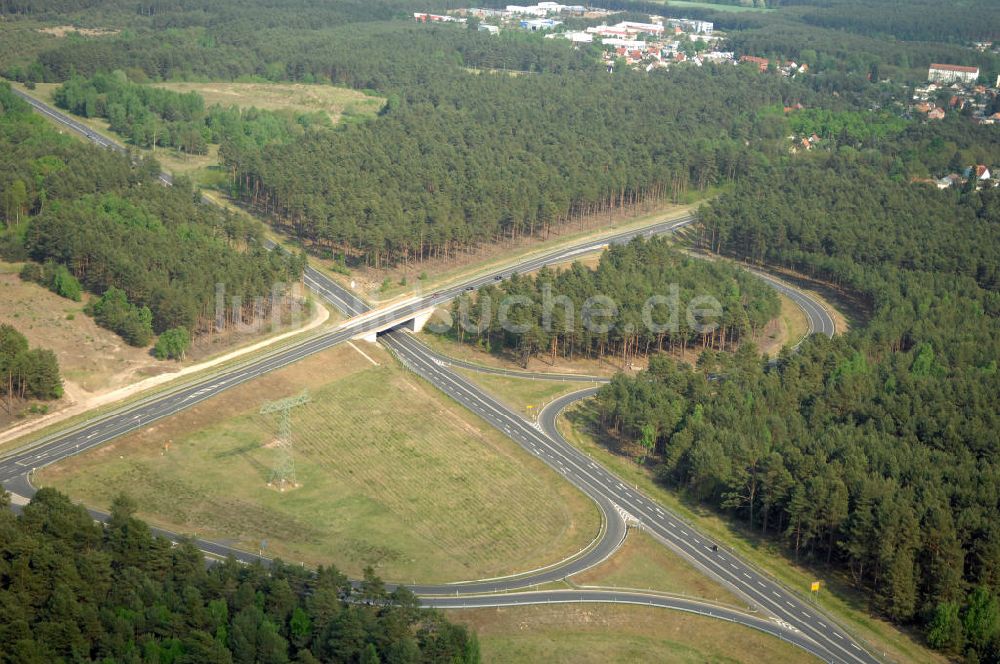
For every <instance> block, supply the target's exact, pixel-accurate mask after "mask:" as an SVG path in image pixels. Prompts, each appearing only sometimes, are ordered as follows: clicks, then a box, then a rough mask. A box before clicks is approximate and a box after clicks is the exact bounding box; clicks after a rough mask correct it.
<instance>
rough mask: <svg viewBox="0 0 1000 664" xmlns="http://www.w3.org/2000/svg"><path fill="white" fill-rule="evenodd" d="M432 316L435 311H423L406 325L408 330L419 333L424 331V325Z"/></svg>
mask: <svg viewBox="0 0 1000 664" xmlns="http://www.w3.org/2000/svg"><path fill="white" fill-rule="evenodd" d="M432 315H434V310H433V309H429V310H427V311H421V312H420V313H419V314H417V315H416V316H414V317H413V320H410V321H408V322H407V323H406V329H408V330H409V331H410V332H419V331H420V330H422V329H424V325H426V324H427V321H429V320H430V319H431V316H432Z"/></svg>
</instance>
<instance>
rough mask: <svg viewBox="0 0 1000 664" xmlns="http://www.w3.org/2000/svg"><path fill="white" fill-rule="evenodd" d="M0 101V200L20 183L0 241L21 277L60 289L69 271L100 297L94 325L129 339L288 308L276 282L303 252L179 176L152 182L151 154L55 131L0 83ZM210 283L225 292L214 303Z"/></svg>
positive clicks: (204, 328)
mask: <svg viewBox="0 0 1000 664" xmlns="http://www.w3.org/2000/svg"><path fill="white" fill-rule="evenodd" d="M0 108H4V109H7V110H5V112H4V113H3V115H0V198H2V195H3V193H4V192H5V191H7V190H8V188H12V187H14V186H16V184H15V183H17V182H20V183H21V184H22V185H23V186H24V190H25V198H24V205H23V209H24V210H25V215H24V217H23V218H22V219H21V221H20V223H19V224H17V225H16V226H13V227H12V228H11V229H10V230H9V231H7V232H6V233H4V234H3V237H2V243H0V247H2V249H3V253H4V255H5V257H6V258H7V259H8V260H25V259H31V260H34V261H36V262H38V263H41V264H42V266H41V267H39V268H37V269H36V268H31V267H29V268H26V276H28V277H29V278H37V279H38V280H41V281H43V282H44V281H48V282H49V283H50V284H54V285H55V287H56V288H57V289H63V290H64V292H63V294H65V295H67V296H69V297H73V295H74V293H73V292H72V288H71V286H72V284H73V283H74V282H73V281H69V280H68V277H72V279H73V280H74V281H78V282H79V284H81V285H82V287H83V288H84V289H86V290H87V291H89V292H91V293H93V294H95V295H99V296H102V297H101V299H100V300H98V301H97V302H96V303H94V304H93V305H92V306H91V307H90V309H91V311H93V312H94V314H95V315H96V316H97V318H98V319H99V321H104V323H105V324H107V325H108V326H109V327H111V328H112V329H115V330H116V331H119V332H123V333H124V335H125V337H126V339H127V340H129V341H130V343H135V344H136V345H145V344H147V343H148V342H149V341H150V339H151V335H152V334H154V333H155V334H159V333H162V332H164V331H166V330H169V329H176V328H185V329H186V330H188V331H189V333H190V334H191V335H197V334H207V333H214V332H218V331H221V330H225V329H230V328H233V327H235V326H236V325H238V324H240V323H244V322H249V321H252V320H263V319H266V318H268V317H270V316H271V315H272V313H273V312H272V309H273V308H274V307H278V308H279V309H281V310H283V309H286V308H288V307H290V306H292V302H291V300H290V299H289V298H288V296H287V286H289V285H290V284H291V283H293V282H295V281H297V280H298V279H299V278H300V276H301V273H302V270H303V267H304V258H303V257H302V256H296V255H290V254H285V253H282V252H269V251H267V250H266V249H265V248H264V247H263V245H262V241H261V229H260V226H259V223H258V222H255V221H248V220H245V219H243V218H240V217H237V216H235V215H232V214H230V213H226V212H224V211H221V210H219V209H217V208H214V207H211V206H208V205H206V204H203V203H201V202H200V200H199V199H198V197H197V196H196V195H195V194H194V192H193V191H192V189H191V186H190V184H189V183H185V182H184V181H183V180H181V179H178V181H177V182H175V186H173V187H164V186H160V185H159V184H158V183H157V180H156V176H157V174H158V172H159V167H158V166H157V164H156V163H155V161H152V160H135V161H133V160H132V159H131V158H129V157H128V156H125V155H119V154H115V153H112V152H108V151H104V150H101V149H99V148H97V147H94V146H91V145H86V144H82V143H80V142H79V141H76V140H74V139H72V138H70V137H67V136H62V135H60V134H59V133H58V132H57V131H56V130H55V129H52V128H51V127H50V126H49V125H48V124H46V123H45V122H44V121H43V120H42V119H41V118H37V117H34V116H33V115H32V114H31V111H30V109H29V108H28V107H27V105H26V104H23V103H21V102H20V101H19V100H17V99H16V98H15V97H14V96H13V95H12V94H11V93H10V91H9V88H8V87H6V86H0ZM60 266H61V267H60ZM65 271H68V276H67V275H66V272H65ZM67 284H68V285H67ZM217 284H222V285H223V286H224V289H225V293H226V296H227V298H230V299H227V300H226V303H225V307H224V311H220V310H219V309H220V307H218V305H219V304H220V303H219V302H217V297H216V294H217ZM282 285H284V287H282ZM67 289H68V290H67ZM111 289H117V290H111ZM276 289H277V290H276ZM109 291H110V294H109ZM232 297H238V298H240V299H239V300H238V302H237V303H236V306H233V302H232V300H231V298H232ZM123 298H124V301H123ZM105 305H107V306H105ZM146 312H148V315H147V313H146ZM220 314H221V315H220ZM126 330H127V331H126Z"/></svg>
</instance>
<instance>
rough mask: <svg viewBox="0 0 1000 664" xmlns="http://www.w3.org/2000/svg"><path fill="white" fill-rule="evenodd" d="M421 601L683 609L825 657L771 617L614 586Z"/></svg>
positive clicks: (466, 605)
mask: <svg viewBox="0 0 1000 664" xmlns="http://www.w3.org/2000/svg"><path fill="white" fill-rule="evenodd" d="M421 601H422V603H423V604H424V605H425V606H430V607H434V608H438V609H485V608H498V607H512V606H534V605H551V604H566V603H574V604H579V603H587V604H633V605H636V606H649V607H657V608H662V609H672V610H674V611H684V612H686V613H693V614H696V615H700V616H706V617H709V618H716V619H719V620H726V621H729V622H732V623H738V624H740V625H744V626H745V627H750V628H751V629H756V630H759V631H761V632H764V633H766V634H770V635H771V636H775V637H777V638H779V639H781V640H782V641H787V642H788V643H791V644H793V645H796V646H798V647H799V648H802V649H803V650H805V651H807V652H809V653H812V654H813V655H815V656H816V657H819V658H820V659H826V658H827V653H826V652H825V651H824V650H823V649H822V648H820V647H818V646H817V645H816V644H815V643H814V642H813V641H812V640H811V639H808V638H806V637H804V636H802V635H801V634H798V633H796V632H793V631H790V630H788V629H786V628H784V627H782V626H781V625H780V624H778V623H776V622H774V621H771V620H767V619H764V618H758V617H755V616H751V615H747V614H746V613H743V612H741V611H735V610H732V609H726V608H725V607H720V606H716V605H713V604H706V603H703V602H698V601H696V600H687V599H682V598H676V597H667V596H664V595H651V594H648V593H633V592H626V591H618V590H547V591H545V590H542V591H536V592H530V593H510V594H505V595H490V596H486V597H429V598H422V599H421Z"/></svg>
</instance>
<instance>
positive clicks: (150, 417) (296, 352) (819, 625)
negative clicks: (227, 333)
mask: <svg viewBox="0 0 1000 664" xmlns="http://www.w3.org/2000/svg"><path fill="white" fill-rule="evenodd" d="M21 96H22V97H23V98H25V99H26V101H28V103H30V104H32V106H33V107H35V108H36V109H37V110H38V111H39V112H42V113H44V114H46V115H48V116H49V117H52V118H53V119H54V120H56V121H57V122H60V123H62V124H64V125H66V126H67V127H69V128H71V129H73V130H74V131H78V132H80V133H82V134H84V135H85V136H87V137H88V138H90V139H91V140H94V141H95V142H97V143H99V144H101V145H106V146H108V147H111V148H113V149H121V148H120V147H118V146H116V145H114V144H111V143H110V142H109V141H107V139H104V138H103V137H101V136H100V135H98V134H96V133H95V132H93V131H92V130H90V129H89V128H88V127H86V126H84V125H81V124H80V123H77V122H76V121H75V120H72V119H71V118H68V117H66V116H65V115H63V114H60V113H58V112H56V111H53V110H52V109H50V108H48V107H46V106H45V105H44V104H40V103H38V102H37V101H35V100H33V99H31V98H30V97H27V96H25V95H21ZM164 182H165V183H167V184H169V179H164ZM692 222H693V219H692V218H691V217H686V218H683V219H677V220H672V221H667V222H662V223H660V224H656V225H654V226H651V227H647V228H644V229H642V230H640V231H626V232H621V233H617V234H614V235H613V236H611V237H610V238H607V239H604V240H600V241H594V242H585V243H582V244H580V245H578V246H575V247H571V248H569V249H561V250H556V251H553V252H549V253H547V254H545V255H542V256H539V257H535V258H531V259H528V260H525V261H524V262H522V263H520V264H519V265H517V267H516V268H515V269H516V271H518V272H530V271H532V270H535V269H538V268H540V267H542V266H544V265H550V264H553V263H559V262H563V261H565V260H568V259H570V258H572V257H573V256H575V255H579V254H583V253H587V252H589V251H593V250H597V249H600V248H602V247H604V246H605V245H607V244H608V243H614V242H627V241H628V240H630V239H631V238H632V237H635V236H636V235H644V236H650V235H654V234H660V233H665V232H670V231H673V230H676V229H678V228H681V227H683V226H686V225H688V224H691V223H692ZM512 271H513V270H512V269H511V268H508V269H506V270H503V271H498V272H495V273H491V274H486V275H483V276H481V277H478V278H476V279H474V280H472V281H470V282H467V283H464V284H461V285H458V286H455V287H452V288H448V289H444V290H442V291H440V292H438V293H435V294H433V295H431V296H429V297H424V298H420V299H418V300H416V301H415V302H411V303H407V304H404V305H402V306H400V307H396V308H395V309H393V310H391V311H388V312H380V313H369V314H368V315H365V314H366V312H368V307H367V305H366V304H365V303H364V302H363V301H361V300H360V299H359V298H357V297H356V296H354V295H353V294H350V293H348V292H347V291H346V290H345V289H343V288H341V287H340V286H339V285H338V284H336V282H334V281H333V280H332V279H329V278H327V277H326V276H325V275H323V274H322V273H320V272H318V271H316V270H314V269H312V268H309V269H308V270H307V273H306V275H305V279H306V283H307V284H308V285H309V286H310V287H311V288H313V289H314V290H316V292H318V293H319V294H320V295H322V296H323V297H324V298H326V299H328V300H329V301H330V302H331V303H332V304H334V305H335V306H337V307H338V308H341V309H342V310H344V311H345V312H346V313H348V314H351V315H353V316H356V317H359V318H357V320H353V321H348V322H347V323H345V324H343V325H341V326H340V327H338V328H337V329H335V330H334V331H332V332H329V333H325V334H323V335H320V336H317V337H314V338H311V339H307V340H305V341H302V342H299V343H296V344H294V345H292V346H290V347H286V348H283V349H279V350H277V351H274V352H272V353H269V354H266V355H265V356H263V357H258V358H254V359H251V360H248V361H246V362H244V363H242V364H239V365H236V366H234V367H231V368H227V369H225V370H223V371H221V372H219V373H218V374H216V375H214V376H211V377H208V378H205V379H203V380H200V381H197V382H195V383H193V384H189V385H185V386H181V387H178V388H175V389H173V390H170V391H168V392H165V393H163V394H160V395H156V396H153V397H150V398H148V399H144V400H141V401H139V402H137V403H135V404H133V405H130V406H127V407H125V408H122V409H120V410H118V411H115V412H113V413H111V414H109V415H106V416H104V417H99V418H96V419H95V420H93V421H90V422H86V423H83V424H81V425H78V426H76V427H73V428H71V429H70V430H68V431H65V432H60V433H57V434H53V435H51V436H49V437H47V438H44V439H42V440H41V441H40V442H39V443H38V444H35V445H33V446H32V447H31V448H30V449H28V450H22V451H19V452H15V453H14V454H11V455H8V456H6V457H4V458H3V459H2V460H0V484H3V485H5V486H7V487H8V488H10V489H11V490H13V491H14V492H15V493H19V494H20V495H23V496H30V495H31V493H32V491H33V490H32V489H31V487H30V484H29V483H28V482H27V479H26V477H27V473H29V472H30V471H31V469H33V468H36V467H40V466H44V465H47V464H50V463H54V462H56V461H58V460H60V459H63V458H66V457H68V456H71V455H73V454H77V453H79V452H82V451H84V450H86V449H89V448H92V447H96V446H98V445H101V444H103V443H105V442H107V441H109V440H111V439H113V438H116V437H118V436H120V435H122V434H124V433H127V432H129V431H132V430H134V429H138V428H140V427H143V426H146V425H147V424H149V423H150V422H152V421H155V420H157V419H160V418H162V417H166V416H168V415H171V414H173V413H176V412H178V411H180V410H183V409H184V408H187V407H189V406H191V405H194V404H196V403H199V402H201V401H203V400H205V399H208V398H210V397H212V396H214V395H215V394H218V393H220V392H222V391H223V390H226V389H229V388H230V387H233V386H235V385H239V384H241V383H244V382H246V381H249V380H252V379H254V378H256V377H257V376H260V375H262V374H264V373H267V372H269V371H273V370H275V369H278V368H280V367H283V366H287V365H288V364H291V363H293V362H296V361H298V360H300V359H302V358H304V357H306V356H308V355H311V354H313V353H316V352H319V351H321V350H324V349H326V348H330V347H332V346H335V345H337V344H339V343H341V342H343V341H346V340H347V339H350V338H353V337H355V336H357V335H359V334H361V333H363V332H370V331H372V330H377V329H379V328H381V327H383V326H384V325H386V324H389V323H391V322H393V321H396V320H399V319H400V318H403V317H405V316H406V315H409V314H413V313H416V312H419V311H423V310H426V309H427V308H428V307H429V306H431V305H440V304H443V303H445V302H447V301H449V300H451V299H452V298H454V297H455V296H457V295H459V294H460V293H462V292H463V291H465V290H466V289H467V288H469V287H472V288H476V287H479V286H481V285H484V284H487V283H490V282H492V281H494V280H495V279H496V277H500V278H503V277H507V276H509V275H510V274H511V272H512ZM763 278H765V279H766V280H767V281H768V283H770V284H771V285H773V286H774V287H775V288H777V289H778V290H781V291H782V292H784V293H785V294H786V295H788V296H789V297H791V298H792V299H793V300H794V301H796V302H797V303H798V304H799V305H800V306H802V307H803V309H804V310H805V311H806V312H807V317H808V318H809V325H810V331H811V332H813V333H816V332H819V333H824V334H833V332H834V324H833V320H832V318H831V317H830V316H829V314H828V313H827V312H826V311H825V310H824V309H823V308H822V306H820V305H819V304H818V303H816V302H815V301H813V300H812V299H811V298H809V297H808V296H806V295H805V294H802V293H801V292H799V291H797V290H795V289H793V288H790V287H788V286H786V285H784V284H782V283H780V282H777V281H776V280H774V279H773V278H771V277H769V276H766V275H763ZM381 338H382V339H383V341H384V343H385V344H386V345H387V346H388V347H389V348H391V349H392V350H393V351H394V352H395V353H396V354H397V355H398V357H399V358H400V360H401V361H402V362H403V363H404V364H405V365H406V366H408V367H409V368H410V369H412V370H413V371H415V372H416V373H418V374H420V375H421V376H423V377H425V378H426V379H427V380H429V381H431V382H432V383H433V384H435V385H436V386H437V387H439V388H440V389H442V390H443V391H444V392H446V393H447V394H449V395H450V396H451V397H452V398H454V399H455V400H456V401H459V402H460V403H462V404H463V405H465V406H466V407H467V408H469V409H470V410H472V411H473V412H475V413H477V414H478V415H479V416H480V417H482V418H483V419H485V420H486V421H487V422H489V423H490V424H492V425H493V426H495V427H496V428H498V429H499V430H501V431H503V432H504V433H505V434H507V435H509V436H510V437H511V438H512V439H513V440H515V441H516V442H518V443H519V444H520V445H522V446H523V447H524V448H525V449H526V450H528V451H529V452H530V453H532V454H535V455H536V456H538V457H539V458H540V459H542V460H543V461H544V462H545V463H547V464H548V465H549V466H550V467H552V468H553V469H554V470H555V471H556V472H557V473H559V474H561V475H562V476H563V477H565V478H566V479H567V481H569V482H571V483H572V484H574V485H575V486H576V487H577V488H579V489H580V490H581V491H583V492H584V493H586V494H587V495H588V496H590V497H591V498H592V499H594V500H595V502H596V503H597V505H598V506H599V508H600V509H601V511H602V513H603V514H604V517H605V524H606V527H605V529H604V534H603V536H602V537H599V538H598V539H597V540H595V543H594V544H593V545H592V546H591V547H589V548H588V549H587V550H585V551H583V552H581V553H580V554H578V555H577V556H576V557H573V558H571V559H568V560H567V561H563V562H562V563H559V564H556V565H554V566H551V567H549V568H547V569H542V570H537V571H534V572H529V573H526V574H523V575H520V576H517V577H509V578H506V579H495V580H485V581H474V582H464V583H459V584H448V585H445V586H414V587H413V590H414V591H415V592H417V593H418V594H421V595H422V596H423V597H424V601H425V602H426V603H427V604H428V605H431V604H434V603H435V602H444V601H446V600H445V598H444V597H443V596H449V597H448V600H447V601H451V600H452V599H453V598H452V597H451V596H453V595H456V594H458V595H461V594H468V593H494V592H503V591H508V590H512V589H516V588H524V587H529V586H531V585H536V584H538V583H545V582H546V581H547V580H554V579H557V578H564V577H566V576H569V575H571V574H573V573H574V572H575V571H579V570H581V569H585V568H586V567H589V566H590V565H593V564H595V562H599V561H600V560H603V559H604V558H605V557H607V555H610V553H611V552H612V551H613V550H614V548H615V547H617V546H618V544H619V543H620V541H621V538H620V536H619V534H620V533H621V534H623V532H624V530H623V525H622V520H621V517H620V516H619V515H620V513H621V512H622V511H623V512H625V513H627V516H628V517H630V518H632V519H635V520H636V521H638V522H639V523H640V524H641V526H642V527H643V528H645V529H646V530H647V531H648V532H650V533H652V534H653V535H654V536H655V537H657V538H658V539H660V540H661V541H663V542H664V543H667V544H668V545H669V546H670V547H671V548H673V549H674V550H675V551H678V552H680V553H681V554H682V555H684V556H685V557H687V558H688V559H689V560H691V561H692V562H694V563H695V564H696V565H698V566H699V567H700V568H701V569H702V570H703V571H706V572H707V573H709V574H711V575H712V576H714V577H716V578H718V579H722V580H723V581H725V582H727V583H728V584H729V585H731V586H732V587H733V588H735V589H736V590H737V591H738V592H740V593H741V594H742V595H743V596H745V597H747V598H748V599H749V600H750V601H751V602H753V603H754V605H755V607H756V608H758V609H759V610H762V611H766V612H767V613H769V614H771V615H772V616H773V619H772V621H771V622H772V623H773V624H774V625H775V627H774V629H776V630H778V633H779V634H778V635H780V636H781V637H782V638H785V639H786V640H789V641H791V642H793V643H796V644H797V645H800V646H801V647H804V648H806V649H807V650H809V651H810V652H813V653H814V654H816V655H817V656H819V657H821V658H823V659H824V660H826V661H830V662H850V663H855V662H876V661H878V660H876V659H875V658H874V657H872V656H871V655H870V654H869V653H867V652H866V651H865V650H863V649H862V648H861V647H860V646H859V645H858V644H857V643H856V642H855V641H854V640H852V639H851V638H850V637H849V636H848V635H847V634H846V633H845V632H844V631H843V630H842V629H840V628H839V627H838V626H836V625H835V624H833V622H832V621H831V620H830V619H829V618H827V617H825V616H823V615H822V614H821V613H819V612H818V611H817V610H816V609H815V607H813V606H811V605H809V604H807V603H805V602H804V601H802V600H800V599H799V598H798V597H797V596H795V595H793V594H791V593H790V592H788V591H787V590H785V589H784V588H783V587H782V586H781V585H780V584H777V583H776V582H774V581H772V580H771V579H770V578H768V577H766V576H765V575H763V574H761V573H759V572H758V571H757V570H755V569H753V568H752V567H751V566H750V565H749V564H747V563H746V562H744V561H742V560H741V559H739V558H738V557H737V556H735V555H734V554H732V553H731V552H727V551H723V550H719V551H712V544H713V543H712V542H711V540H710V539H709V538H707V537H705V536H704V535H702V534H700V533H699V532H698V531H697V530H696V529H694V528H693V527H692V526H690V524H687V523H685V522H683V521H682V520H681V519H680V518H678V517H677V516H676V515H674V514H672V513H670V512H669V511H668V510H666V509H665V508H663V507H662V506H660V505H658V504H657V503H655V502H654V501H653V500H651V499H650V498H648V497H647V496H646V495H644V494H643V493H642V492H640V491H638V490H636V488H635V487H630V486H628V485H626V484H625V483H623V482H622V481H621V480H620V479H619V478H617V477H616V476H614V475H613V474H612V473H610V472H609V471H607V470H606V469H605V468H603V467H602V466H601V465H600V464H598V463H596V462H594V461H593V460H591V459H590V458H589V457H587V456H586V455H584V454H583V453H581V452H580V451H579V450H577V449H576V448H574V447H572V446H571V445H569V444H568V443H567V442H566V441H565V440H563V439H562V437H561V436H559V435H558V432H557V431H555V426H554V422H555V417H556V415H557V414H558V412H559V411H560V410H561V409H562V408H564V407H565V406H566V405H567V404H568V403H570V402H571V401H574V400H575V399H578V398H580V397H579V395H569V396H568V397H564V398H563V399H561V400H557V402H555V403H554V404H552V405H551V407H550V408H547V409H546V411H545V412H544V414H543V418H542V422H541V424H540V425H534V424H532V423H529V422H527V421H526V420H524V419H523V418H521V417H520V416H518V415H516V414H515V413H513V412H511V411H510V410H509V409H507V408H506V407H505V406H503V404H501V403H499V402H498V401H496V400H495V399H493V398H492V397H490V396H489V395H487V394H485V393H484V392H483V391H482V390H481V389H480V388H479V387H478V386H476V385H474V384H472V383H471V382H470V381H468V380H466V379H465V378H464V377H462V376H459V375H458V374H456V373H455V372H453V371H451V370H450V369H449V368H448V367H447V366H445V364H446V362H444V361H442V360H441V358H440V357H435V356H434V354H432V353H430V352H429V351H428V349H427V348H426V347H425V346H424V345H423V344H421V343H419V342H418V341H417V340H416V339H414V338H413V337H412V336H411V335H409V334H407V333H405V332H401V331H398V330H397V331H391V332H389V333H387V334H384V335H382V337H381ZM476 368H478V367H476ZM587 378H588V379H589V377H587ZM162 534H164V535H165V536H173V537H176V535H173V534H172V533H166V532H163V533H162ZM198 545H199V546H200V547H202V548H203V549H204V550H206V551H207V552H209V553H214V554H216V555H220V556H227V555H235V556H236V557H237V558H238V559H241V560H245V561H251V560H254V559H256V556H253V555H252V554H248V553H246V552H238V551H235V550H233V549H231V548H229V547H226V546H224V545H219V544H218V543H212V542H205V541H198ZM595 592H596V591H595ZM626 595H628V597H626ZM432 596H438V597H437V598H434V597H432ZM519 597H520V598H521V599H522V600H523V602H520V603H535V602H536V599H537V597H538V595H537V594H532V595H526V594H522V595H520V596H519ZM557 597H558V598H559V599H558V600H557V599H556V598H557ZM614 597H620V598H621V600H620V601H635V602H637V603H642V604H649V605H663V606H666V605H667V604H666V603H668V602H673V603H674V605H671V606H670V608H682V610H683V607H681V606H679V605H677V602H678V600H670V599H667V598H663V597H661V596H657V595H654V594H651V595H645V594H626V593H612V599H609V598H608V596H607V594H600V593H598V594H593V595H582V594H581V595H577V596H576V598H575V599H573V598H572V596H571V595H568V594H564V593H559V594H551V595H549V599H550V600H551V601H618V600H613V598H614ZM464 601H466V602H470V601H475V602H478V603H481V604H484V605H486V604H487V603H489V604H488V605H491V606H499V605H510V604H512V603H515V602H517V599H516V598H515V596H514V595H510V594H505V595H501V596H484V595H477V596H475V598H474V600H473V599H471V598H466V599H465V600H464ZM657 602H660V604H657ZM689 608H690V607H689ZM709 610H710V611H714V612H715V613H720V611H721V610H720V609H719V608H718V607H712V608H711V609H709ZM719 617H723V616H721V615H720V616H719ZM727 619H733V620H736V621H739V622H741V623H743V624H746V625H748V626H751V627H755V628H757V629H761V620H762V619H761V618H759V617H754V616H750V615H748V614H743V613H739V612H735V611H734V612H732V615H730V616H728V617H727ZM764 622H765V623H767V622H768V621H764ZM768 626H770V624H768ZM765 631H768V630H765ZM771 633H775V632H774V631H772V632H771Z"/></svg>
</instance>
